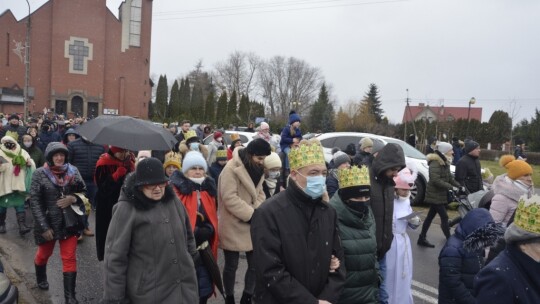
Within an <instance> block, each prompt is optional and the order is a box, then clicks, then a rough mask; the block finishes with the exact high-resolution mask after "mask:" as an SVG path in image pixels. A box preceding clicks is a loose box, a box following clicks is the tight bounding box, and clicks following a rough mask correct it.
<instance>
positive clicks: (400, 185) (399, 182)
mask: <svg viewBox="0 0 540 304" xmlns="http://www.w3.org/2000/svg"><path fill="white" fill-rule="evenodd" d="M417 176H418V175H417V173H416V172H412V173H411V169H409V168H408V167H405V168H403V169H402V170H401V171H399V172H398V175H397V176H396V177H394V183H396V186H395V188H396V189H405V190H410V189H411V187H412V185H414V182H415V181H416V177H417Z"/></svg>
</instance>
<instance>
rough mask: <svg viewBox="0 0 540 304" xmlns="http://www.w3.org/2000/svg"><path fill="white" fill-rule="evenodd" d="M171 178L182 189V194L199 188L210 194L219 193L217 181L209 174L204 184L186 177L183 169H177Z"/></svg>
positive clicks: (173, 183)
mask: <svg viewBox="0 0 540 304" xmlns="http://www.w3.org/2000/svg"><path fill="white" fill-rule="evenodd" d="M170 180H171V184H172V185H173V187H175V188H176V189H178V191H180V193H182V194H186V195H188V194H190V193H192V192H193V191H196V190H199V191H206V192H208V194H210V195H211V196H214V197H215V196H216V195H217V187H216V182H215V181H214V179H213V178H211V177H209V176H207V177H206V178H205V179H204V181H203V182H202V184H201V185H199V184H197V183H195V182H193V181H192V180H190V179H189V178H188V177H186V176H185V175H184V173H182V171H180V170H176V171H174V173H173V174H172V175H171V177H170Z"/></svg>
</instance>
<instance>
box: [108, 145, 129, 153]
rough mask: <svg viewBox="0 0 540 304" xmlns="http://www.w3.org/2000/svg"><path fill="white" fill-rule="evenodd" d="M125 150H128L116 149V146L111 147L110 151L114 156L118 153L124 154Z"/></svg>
mask: <svg viewBox="0 0 540 304" xmlns="http://www.w3.org/2000/svg"><path fill="white" fill-rule="evenodd" d="M125 150H126V149H124V148H120V147H115V146H109V151H111V153H112V154H114V153H118V152H123V151H125Z"/></svg>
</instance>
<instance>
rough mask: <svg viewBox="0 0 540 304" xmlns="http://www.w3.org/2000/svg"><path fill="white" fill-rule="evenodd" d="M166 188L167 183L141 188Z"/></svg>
mask: <svg viewBox="0 0 540 304" xmlns="http://www.w3.org/2000/svg"><path fill="white" fill-rule="evenodd" d="M166 186H167V183H162V184H153V185H144V186H143V187H144V188H145V189H147V190H155V189H156V188H161V189H163V188H165V187H166Z"/></svg>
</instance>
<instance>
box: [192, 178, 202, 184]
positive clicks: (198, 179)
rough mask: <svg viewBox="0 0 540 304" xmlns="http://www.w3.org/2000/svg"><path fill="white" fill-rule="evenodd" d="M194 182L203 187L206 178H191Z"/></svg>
mask: <svg viewBox="0 0 540 304" xmlns="http://www.w3.org/2000/svg"><path fill="white" fill-rule="evenodd" d="M189 179H190V180H191V181H192V182H194V183H196V184H199V185H201V184H202V183H203V182H204V177H190V178H189Z"/></svg>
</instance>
